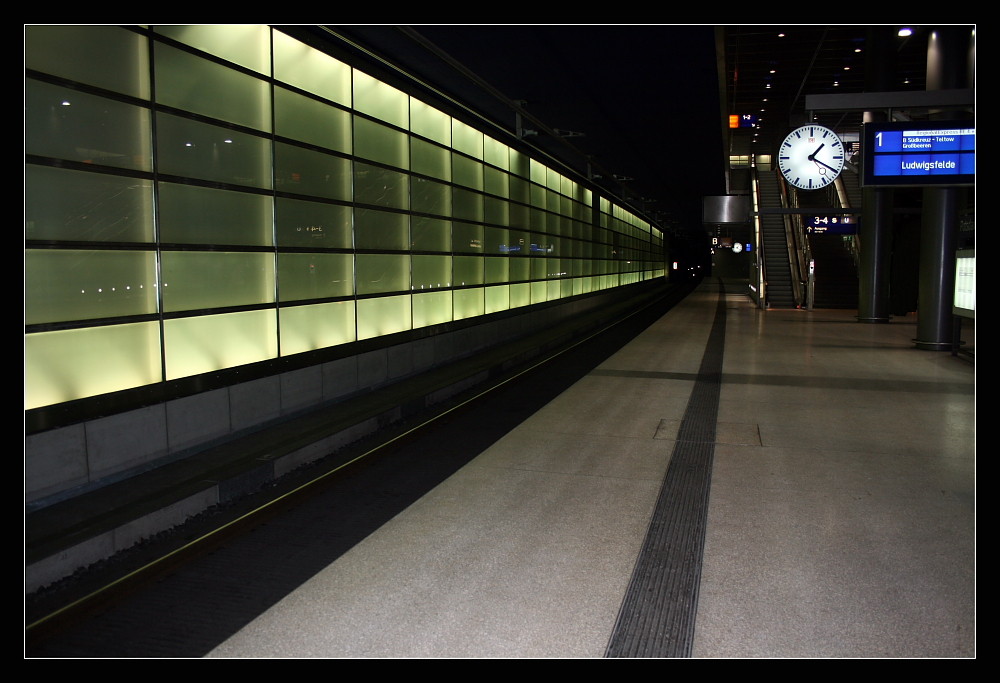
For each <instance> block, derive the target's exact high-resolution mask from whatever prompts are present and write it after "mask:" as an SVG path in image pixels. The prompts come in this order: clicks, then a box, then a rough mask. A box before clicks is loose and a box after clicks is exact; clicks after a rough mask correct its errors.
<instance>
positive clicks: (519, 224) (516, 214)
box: [508, 202, 531, 229]
mask: <svg viewBox="0 0 1000 683" xmlns="http://www.w3.org/2000/svg"><path fill="white" fill-rule="evenodd" d="M508 211H509V215H510V219H509V222H508V225H510V227H512V228H524V229H528V228H530V227H531V210H530V209H529V208H528V207H527V206H525V205H524V204H514V203H513V202H511V203H510V205H509V206H508Z"/></svg>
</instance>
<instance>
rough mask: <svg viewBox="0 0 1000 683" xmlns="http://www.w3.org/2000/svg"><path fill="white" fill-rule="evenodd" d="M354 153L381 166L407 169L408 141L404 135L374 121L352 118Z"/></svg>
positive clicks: (357, 117)
mask: <svg viewBox="0 0 1000 683" xmlns="http://www.w3.org/2000/svg"><path fill="white" fill-rule="evenodd" d="M354 153H355V154H356V155H357V156H359V157H362V158H364V159H371V160H372V161H377V162H379V163H382V164H388V165H390V166H396V167H397V168H409V166H410V156H409V139H408V137H407V135H406V133H401V132H400V131H398V130H393V129H392V128H389V127H388V126H383V125H382V124H380V123H376V122H375V121H369V120H368V119H363V118H361V117H360V116H355V117H354Z"/></svg>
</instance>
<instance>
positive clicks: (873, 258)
mask: <svg viewBox="0 0 1000 683" xmlns="http://www.w3.org/2000/svg"><path fill="white" fill-rule="evenodd" d="M862 192H863V194H862V197H863V198H862V202H861V206H862V213H861V226H860V229H859V236H860V238H861V259H860V261H861V262H860V266H861V269H860V273H859V278H858V320H859V321H860V322H863V323H885V322H889V268H890V265H889V264H890V257H891V242H892V206H893V202H892V200H893V194H892V190H887V189H884V188H874V187H866V188H864V189H863V190H862Z"/></svg>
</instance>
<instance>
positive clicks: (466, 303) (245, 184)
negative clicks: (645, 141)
mask: <svg viewBox="0 0 1000 683" xmlns="http://www.w3.org/2000/svg"><path fill="white" fill-rule="evenodd" d="M25 64H26V68H27V78H26V86H25V106H26V110H25V122H26V133H25V148H26V154H27V164H26V170H25V219H26V224H25V245H26V251H25V323H26V337H25V367H26V370H25V372H26V376H25V385H26V407H27V408H28V409H32V408H39V407H44V406H52V405H54V404H59V403H63V402H66V401H71V400H75V399H81V398H87V397H94V396H99V395H101V394H106V393H109V392H118V391H122V390H129V389H134V388H138V387H148V386H149V385H155V384H157V383H163V382H171V381H173V380H178V379H181V378H190V377H194V376H197V375H202V374H204V373H213V372H217V371H220V370H225V369H231V368H236V367H239V366H243V365H246V364H250V363H258V362H262V361H263V362H267V361H273V360H275V359H279V358H280V357H284V356H290V355H293V354H301V353H306V352H311V351H317V350H320V349H326V348H330V347H337V346H341V345H345V344H351V343H353V342H357V341H360V340H366V339H372V338H376V337H380V336H382V335H388V334H393V333H398V332H405V331H408V330H414V329H418V328H421V327H426V326H430V325H439V324H442V323H449V322H452V321H456V320H462V319H467V318H473V317H476V316H482V315H487V314H491V313H497V312H500V311H505V310H509V309H516V308H518V307H524V306H530V305H532V304H537V303H540V302H547V301H552V300H555V299H560V298H564V297H569V296H574V295H579V294H586V293H588V292H594V291H597V290H601V289H607V288H611V287H618V286H622V285H627V284H630V283H633V282H638V281H640V280H644V279H649V278H652V277H657V276H662V275H663V272H664V271H663V246H662V237H661V235H660V232H659V231H658V230H657V229H656V228H655V227H652V226H650V225H649V224H648V223H646V222H644V221H642V220H641V219H639V218H638V217H637V216H635V215H634V214H632V213H630V212H629V211H626V210H625V209H623V208H622V207H621V206H619V205H617V204H615V203H614V202H613V201H610V200H608V199H606V198H604V197H598V196H597V195H595V194H592V191H591V190H590V189H587V188H586V187H584V186H582V185H581V184H580V183H578V182H577V181H574V180H572V179H570V178H568V177H566V176H565V175H562V174H560V173H558V172H557V171H555V170H553V169H552V168H550V167H548V166H546V165H545V164H543V163H541V162H539V161H538V160H536V159H533V158H530V157H529V156H527V155H526V154H525V153H523V152H521V151H518V150H517V149H514V148H513V147H511V146H508V145H507V144H505V143H504V142H502V141H500V140H497V139H495V138H493V137H491V136H490V135H488V134H485V133H484V132H483V131H482V130H479V129H477V128H475V127H472V126H470V125H468V124H466V123H464V122H463V121H460V120H458V119H457V118H453V117H452V116H449V115H448V114H446V113H444V112H443V111H441V110H440V109H438V108H435V107H433V106H431V105H429V104H427V103H426V102H423V101H420V100H419V99H416V98H415V97H411V96H409V95H407V94H406V93H405V92H403V91H401V90H399V89H397V88H395V87H393V86H391V85H389V84H387V83H385V82H382V81H380V80H378V79H376V78H373V77H372V76H370V75H368V74H366V73H364V72H362V71H360V70H358V69H355V68H352V67H350V66H348V65H347V64H345V63H343V62H341V61H338V60H337V59H334V58H333V57H331V56H328V55H327V54H325V53H323V52H320V51H318V50H316V49H314V48H311V47H309V46H307V45H305V44H303V43H301V42H298V41H297V40H295V39H293V38H291V37H289V36H288V35H285V34H284V33H281V32H280V31H277V30H272V29H270V28H268V27H266V26H169V27H154V28H152V29H149V30H146V29H128V28H120V27H108V26H79V27H74V26H37V27H27V28H26V35H25Z"/></svg>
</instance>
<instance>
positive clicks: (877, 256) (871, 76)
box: [858, 26, 896, 323]
mask: <svg viewBox="0 0 1000 683" xmlns="http://www.w3.org/2000/svg"><path fill="white" fill-rule="evenodd" d="M866 42H867V46H868V51H867V59H866V62H865V73H866V74H867V78H866V87H867V88H868V89H869V90H872V91H876V92H878V91H885V90H891V89H892V83H893V77H894V75H895V64H896V49H895V48H896V45H895V35H894V33H893V29H891V28H888V27H885V26H877V27H872V28H871V29H869V31H868V39H867V41H866ZM885 118H886V117H885V114H884V113H883V112H865V116H864V119H865V122H866V123H867V122H871V121H884V120H885ZM861 197H862V199H861V225H860V228H859V231H858V237H859V238H860V241H861V250H860V262H859V264H858V265H859V271H858V321H859V322H863V323H885V322H889V274H890V268H891V266H890V264H891V258H892V220H893V219H892V207H893V191H892V190H891V189H888V188H872V187H867V188H863V189H862V195H861Z"/></svg>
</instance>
